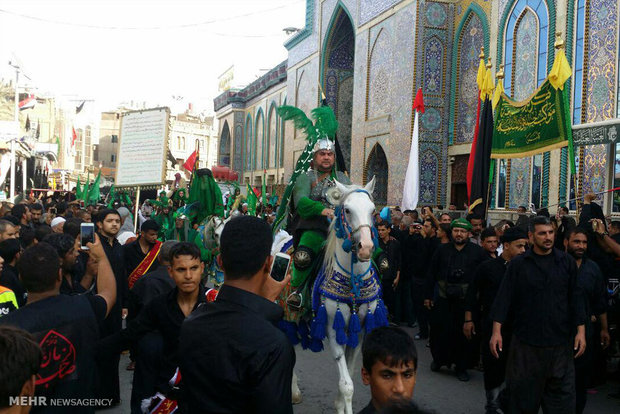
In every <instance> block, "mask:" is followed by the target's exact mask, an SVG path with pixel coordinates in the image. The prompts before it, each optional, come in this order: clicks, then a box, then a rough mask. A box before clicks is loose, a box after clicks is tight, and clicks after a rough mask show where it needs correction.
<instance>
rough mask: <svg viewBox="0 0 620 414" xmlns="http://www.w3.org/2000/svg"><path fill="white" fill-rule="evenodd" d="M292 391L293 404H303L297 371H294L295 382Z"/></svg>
mask: <svg viewBox="0 0 620 414" xmlns="http://www.w3.org/2000/svg"><path fill="white" fill-rule="evenodd" d="M291 391H292V397H293V404H299V403H301V400H302V397H301V390H300V389H299V385H298V384H297V374H296V373H295V370H293V381H292V387H291Z"/></svg>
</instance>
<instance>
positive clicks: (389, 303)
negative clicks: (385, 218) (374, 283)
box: [377, 222, 402, 320]
mask: <svg viewBox="0 0 620 414" xmlns="http://www.w3.org/2000/svg"><path fill="white" fill-rule="evenodd" d="M391 230H392V229H391V228H390V226H389V224H387V223H386V222H381V223H379V224H377V232H378V233H379V247H381V250H383V252H384V253H385V254H386V255H387V258H388V263H389V266H390V268H389V270H388V272H387V273H384V274H383V278H382V279H381V288H382V293H383V302H384V303H385V306H386V307H387V309H388V312H389V316H390V320H394V315H395V312H396V288H397V287H398V282H399V280H400V267H401V260H402V256H401V250H400V243H399V242H398V240H396V239H395V238H394V237H392V236H390V232H391Z"/></svg>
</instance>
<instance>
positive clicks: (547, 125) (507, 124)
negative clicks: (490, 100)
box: [491, 80, 571, 158]
mask: <svg viewBox="0 0 620 414" xmlns="http://www.w3.org/2000/svg"><path fill="white" fill-rule="evenodd" d="M568 110H569V108H568V106H567V105H566V99H565V98H564V91H562V90H560V89H555V88H554V87H553V86H552V85H551V83H550V82H549V81H548V80H546V81H545V82H544V83H543V84H542V86H541V87H540V88H538V90H537V91H536V92H535V93H534V95H532V97H531V98H530V99H529V100H528V101H524V102H515V101H513V100H512V99H510V98H508V97H507V96H506V95H505V94H503V95H502V96H501V99H500V101H499V103H498V105H497V109H496V112H495V113H496V115H495V127H494V129H493V149H492V154H491V157H492V158H522V157H528V156H531V155H535V154H540V153H542V152H546V151H551V150H553V149H556V148H561V147H565V146H567V145H569V142H570V141H569V140H570V139H571V130H570V127H568V125H570V120H569V119H570V118H569V119H568V122H567V117H569V115H570V114H569V112H568Z"/></svg>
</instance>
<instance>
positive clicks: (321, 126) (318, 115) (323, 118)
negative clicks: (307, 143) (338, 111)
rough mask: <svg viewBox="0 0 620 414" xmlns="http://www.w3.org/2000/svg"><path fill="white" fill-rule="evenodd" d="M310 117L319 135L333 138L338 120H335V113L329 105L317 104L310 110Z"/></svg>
mask: <svg viewBox="0 0 620 414" xmlns="http://www.w3.org/2000/svg"><path fill="white" fill-rule="evenodd" d="M312 118H313V119H314V121H315V122H314V126H315V128H316V129H317V131H318V133H319V136H320V137H322V136H325V135H326V136H328V137H329V139H330V140H332V141H333V140H334V137H335V136H336V131H338V121H336V115H334V111H333V110H332V108H331V107H329V106H319V107H318V108H314V109H313V110H312Z"/></svg>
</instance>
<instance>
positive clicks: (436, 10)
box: [424, 3, 448, 27]
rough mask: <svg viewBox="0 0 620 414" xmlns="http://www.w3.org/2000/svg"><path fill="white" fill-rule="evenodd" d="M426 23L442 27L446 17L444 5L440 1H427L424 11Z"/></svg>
mask: <svg viewBox="0 0 620 414" xmlns="http://www.w3.org/2000/svg"><path fill="white" fill-rule="evenodd" d="M424 17H426V24H427V25H428V26H431V27H444V26H445V25H446V21H447V19H448V13H447V12H446V5H444V4H442V3H429V4H428V5H427V7H426V10H425V12H424Z"/></svg>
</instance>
